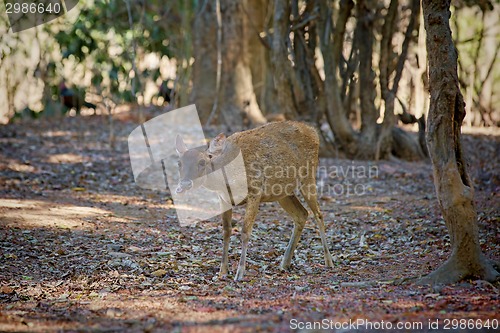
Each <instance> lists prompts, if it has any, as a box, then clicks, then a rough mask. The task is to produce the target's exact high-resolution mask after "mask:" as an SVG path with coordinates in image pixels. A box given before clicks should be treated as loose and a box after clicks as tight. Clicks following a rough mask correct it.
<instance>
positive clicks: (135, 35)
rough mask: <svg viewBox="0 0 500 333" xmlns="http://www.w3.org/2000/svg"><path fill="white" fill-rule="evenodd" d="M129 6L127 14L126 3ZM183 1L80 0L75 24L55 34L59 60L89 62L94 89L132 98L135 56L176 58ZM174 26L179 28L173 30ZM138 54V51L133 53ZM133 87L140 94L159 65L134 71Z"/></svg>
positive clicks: (153, 78) (136, 57) (153, 76)
mask: <svg viewBox="0 0 500 333" xmlns="http://www.w3.org/2000/svg"><path fill="white" fill-rule="evenodd" d="M126 1H129V4H130V9H131V10H130V13H131V17H129V14H128V10H127V2H126ZM181 2H182V1H179V3H177V1H171V2H168V4H165V3H164V2H162V1H157V0H155V1H142V0H140V1H138V0H105V1H95V2H93V1H89V0H87V1H81V3H82V4H83V8H82V9H81V12H80V15H79V17H78V19H77V20H76V22H74V23H73V24H72V25H71V26H69V27H68V28H67V29H65V30H61V31H58V32H55V34H54V38H55V40H56V41H57V43H58V44H59V46H60V49H61V54H62V58H63V59H71V60H73V61H74V62H75V63H77V64H78V63H86V64H90V66H89V67H90V68H91V72H92V84H93V85H94V86H95V87H97V88H98V91H106V92H107V93H108V94H111V95H113V96H116V97H119V99H121V100H127V101H130V100H134V98H135V97H136V96H132V95H131V93H130V90H131V81H132V77H133V74H132V72H133V63H132V62H133V60H135V61H136V62H137V61H139V60H140V59H141V57H143V56H144V55H146V54H149V53H155V54H157V55H158V56H159V57H160V58H161V57H162V56H167V57H169V58H170V57H175V56H176V54H175V52H174V50H173V49H172V44H173V43H172V39H173V38H175V36H179V35H180V33H179V31H178V30H179V26H180V24H176V23H179V20H180V18H179V15H180V14H179V13H178V10H179V8H177V7H176V5H179V4H180V3H181ZM176 30H177V31H176ZM136 53H137V54H136ZM137 74H138V77H137V78H136V80H135V88H136V89H135V90H136V91H138V92H139V93H140V91H141V84H142V83H144V81H145V79H148V78H150V79H152V80H156V79H157V78H158V77H159V76H160V72H159V69H154V70H144V71H142V72H141V71H138V73H137Z"/></svg>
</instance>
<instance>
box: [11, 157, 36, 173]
mask: <svg viewBox="0 0 500 333" xmlns="http://www.w3.org/2000/svg"><path fill="white" fill-rule="evenodd" d="M7 168H9V169H11V170H12V171H17V172H35V171H36V168H35V167H34V166H32V165H29V164H26V163H19V162H17V161H14V160H11V161H9V162H8V163H7Z"/></svg>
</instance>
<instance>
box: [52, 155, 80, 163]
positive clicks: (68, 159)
mask: <svg viewBox="0 0 500 333" xmlns="http://www.w3.org/2000/svg"><path fill="white" fill-rule="evenodd" d="M86 160H87V159H86V158H84V156H82V155H78V154H72V153H66V154H54V155H50V156H48V157H47V162H49V163H83V162H85V161H86Z"/></svg>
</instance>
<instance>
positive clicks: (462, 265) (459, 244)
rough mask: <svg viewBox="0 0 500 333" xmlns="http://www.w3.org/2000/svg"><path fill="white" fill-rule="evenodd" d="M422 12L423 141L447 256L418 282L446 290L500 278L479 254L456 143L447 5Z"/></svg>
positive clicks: (461, 111)
mask: <svg viewBox="0 0 500 333" xmlns="http://www.w3.org/2000/svg"><path fill="white" fill-rule="evenodd" d="M422 8H423V13H424V24H425V30H426V32H427V35H426V43H427V54H428V61H429V86H430V94H431V101H430V109H429V116H428V120H427V135H426V140H427V146H428V149H429V154H430V157H431V160H432V166H433V170H434V184H435V187H436V192H437V197H438V201H439V205H440V207H441V211H442V213H443V218H444V220H445V222H446V226H447V228H448V232H449V234H450V240H451V255H450V258H449V259H448V260H447V261H446V262H445V263H444V264H442V265H441V266H440V267H439V268H438V269H437V270H435V271H434V272H432V273H431V274H429V275H428V276H427V277H425V278H423V279H422V280H421V282H422V283H432V284H449V283H454V282H457V281H459V280H462V279H464V278H468V277H476V278H480V279H484V280H488V281H494V280H496V279H498V278H499V276H500V275H499V273H498V272H497V271H496V270H495V269H494V268H493V266H492V265H491V262H490V261H489V260H488V259H487V258H486V257H485V256H484V255H483V253H482V252H481V248H480V245H479V236H478V226H477V215H476V210H475V207H474V202H473V194H474V190H473V186H472V184H471V181H470V178H469V175H468V173H467V169H466V162H465V160H464V156H463V153H462V147H461V142H460V128H461V125H462V121H463V119H464V116H465V103H464V100H463V96H462V94H461V92H460V89H459V82H458V75H457V50H456V49H455V46H454V44H453V40H452V38H451V30H450V27H449V19H450V15H451V14H450V10H449V8H450V1H449V0H447V1H443V0H424V1H423V6H422Z"/></svg>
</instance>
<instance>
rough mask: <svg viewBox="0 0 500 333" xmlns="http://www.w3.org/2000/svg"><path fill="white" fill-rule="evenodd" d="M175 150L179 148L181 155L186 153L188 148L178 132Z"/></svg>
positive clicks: (178, 152)
mask: <svg viewBox="0 0 500 333" xmlns="http://www.w3.org/2000/svg"><path fill="white" fill-rule="evenodd" d="M175 150H177V154H179V155H182V154H184V153H185V152H186V151H187V150H188V149H187V147H186V144H185V143H184V141H183V140H182V137H181V136H180V135H179V134H177V137H176V138H175Z"/></svg>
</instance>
